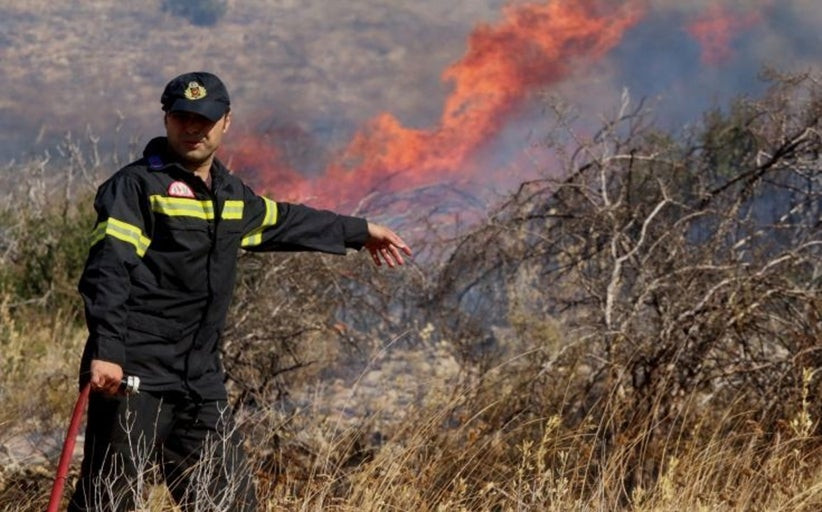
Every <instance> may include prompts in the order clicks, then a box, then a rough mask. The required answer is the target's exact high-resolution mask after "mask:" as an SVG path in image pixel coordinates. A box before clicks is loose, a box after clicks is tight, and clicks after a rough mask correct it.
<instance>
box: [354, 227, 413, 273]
mask: <svg viewBox="0 0 822 512" xmlns="http://www.w3.org/2000/svg"><path fill="white" fill-rule="evenodd" d="M365 248H366V249H368V252H370V253H371V258H372V259H373V260H374V263H375V264H376V265H377V266H380V265H382V261H385V263H386V265H388V266H389V267H391V268H394V266H395V265H402V264H404V263H405V261H404V260H403V258H402V255H403V253H405V255H406V256H411V249H410V248H409V247H408V245H407V244H406V243H405V242H403V241H402V238H400V237H399V236H398V235H397V234H396V233H394V232H393V231H392V230H391V229H390V228H387V227H385V226H381V225H380V224H373V223H371V222H369V223H368V240H367V241H366V242H365Z"/></svg>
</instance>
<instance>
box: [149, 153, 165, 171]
mask: <svg viewBox="0 0 822 512" xmlns="http://www.w3.org/2000/svg"><path fill="white" fill-rule="evenodd" d="M148 168H149V169H153V170H155V171H156V170H157V169H162V168H163V159H162V158H160V157H159V156H158V155H151V156H150V157H148Z"/></svg>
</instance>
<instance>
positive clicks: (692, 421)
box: [0, 75, 822, 511]
mask: <svg viewBox="0 0 822 512" xmlns="http://www.w3.org/2000/svg"><path fill="white" fill-rule="evenodd" d="M553 106H554V107H555V109H554V111H555V113H556V114H557V122H556V127H557V128H556V130H555V131H554V132H552V133H551V134H550V136H548V137H546V139H545V144H546V148H547V149H550V150H551V151H553V152H555V154H556V155H557V156H558V161H559V162H560V165H561V166H562V167H563V168H564V170H565V171H566V172H565V178H564V179H563V180H561V181H558V180H556V179H548V178H546V179H544V180H535V181H532V182H529V183H524V184H522V186H521V187H520V189H519V190H518V191H516V192H515V193H513V194H511V195H510V197H508V198H507V199H506V200H505V201H503V202H502V203H501V204H500V205H499V206H498V207H496V208H495V209H494V210H492V211H490V212H488V216H487V220H486V222H484V223H482V224H481V225H478V226H476V227H475V228H474V229H473V230H471V231H470V232H468V233H464V234H462V235H460V236H459V237H457V238H456V239H451V240H444V239H443V240H438V239H431V238H429V239H427V240H418V241H415V242H416V243H417V244H427V245H428V247H426V254H429V255H431V256H430V259H428V260H426V261H424V262H422V261H418V263H417V265H414V266H412V267H410V268H408V269H406V270H405V271H402V272H383V271H379V270H375V269H374V268H372V267H371V266H370V264H369V263H368V261H367V258H364V257H349V258H342V259H341V258H331V257H324V256H317V255H306V256H298V257H295V256H259V255H246V256H242V259H241V261H242V265H241V270H242V273H241V276H240V280H239V286H238V290H237V296H236V300H235V303H234V306H233V309H232V312H231V325H230V327H229V329H228V331H227V335H226V346H225V354H224V356H225V361H226V366H227V369H228V374H229V377H230V380H229V386H230V390H231V393H232V400H233V403H234V404H235V413H236V414H237V417H238V418H239V419H240V428H241V429H242V430H243V431H244V433H245V435H246V438H247V442H248V446H249V449H250V451H251V454H252V458H253V461H254V463H255V467H256V475H257V481H258V491H259V493H260V496H261V498H262V501H263V503H265V504H266V508H267V509H268V510H339V511H349V510H350V511H353V510H415V509H416V510H432V511H433V510H443V511H445V510H448V511H450V510H470V511H482V510H488V511H491V510H500V511H503V510H512V511H513V510H563V511H564V510H638V511H680V510H706V511H707V510H733V511H749V510H763V511H764V510H768V511H813V510H818V509H819V508H820V507H822V470H820V468H821V467H822V465H821V464H820V462H822V452H820V448H822V444H820V433H822V432H820V422H819V420H820V418H822V402H820V391H822V375H820V373H819V370H820V367H822V350H821V349H820V346H821V345H820V343H819V341H820V339H822V316H820V311H822V299H820V293H819V288H820V276H822V268H820V261H822V258H820V256H821V255H822V254H820V253H822V229H820V227H821V226H820V213H821V212H820V206H821V205H822V201H820V193H822V172H820V171H821V169H820V161H819V154H820V149H822V139H821V138H820V115H822V88H821V87H820V82H819V77H818V76H813V75H811V76H790V77H787V76H780V77H775V81H774V86H773V88H772V90H771V91H770V93H769V94H768V95H767V96H765V97H763V98H762V99H758V100H755V101H754V100H745V101H739V102H738V103H736V104H734V105H733V106H732V107H731V108H729V109H728V111H727V112H724V113H723V112H711V113H708V114H706V116H705V120H704V123H703V125H702V126H701V127H699V128H698V129H694V130H693V132H692V133H688V134H685V135H682V136H674V135H671V134H666V133H660V132H659V131H657V130H656V129H655V128H654V127H653V125H651V124H650V123H649V116H648V113H647V112H645V110H644V108H643V106H642V105H641V104H639V105H634V104H632V103H631V101H630V99H629V98H627V97H626V98H624V102H623V104H622V105H620V108H619V109H618V112H617V113H616V115H615V116H614V117H613V119H611V120H609V121H608V122H606V123H604V124H603V126H602V129H601V130H600V131H599V132H597V133H596V135H595V136H593V137H588V138H585V137H582V136H579V135H577V134H576V132H575V130H574V123H573V119H572V117H570V116H569V114H570V112H569V111H568V110H566V109H562V108H559V106H557V105H553ZM73 147H74V148H75V151H74V152H68V153H67V154H69V155H74V156H72V157H71V158H70V159H68V160H67V163H65V164H64V163H63V162H61V163H60V165H66V166H67V167H66V168H67V169H69V170H71V172H70V173H69V172H67V173H64V174H62V175H61V176H62V177H63V178H65V177H66V176H73V177H74V178H73V179H72V180H70V181H71V182H72V183H73V185H72V186H70V187H69V186H67V187H65V190H69V191H72V192H71V193H66V194H63V195H62V198H63V200H62V201H57V200H55V201H50V202H47V203H34V202H31V201H29V200H27V199H26V198H37V197H41V196H40V195H38V194H31V195H27V194H25V193H23V192H25V191H23V190H21V191H19V192H17V193H16V194H15V195H14V196H13V197H15V198H18V199H19V200H18V201H16V202H15V205H14V208H13V209H12V208H6V209H5V210H4V212H3V214H2V217H0V218H2V224H0V244H2V246H1V247H0V249H2V258H3V267H2V269H3V272H2V276H1V277H2V280H1V281H0V285H1V286H2V288H1V289H0V291H2V298H1V299H0V316H1V317H2V324H0V325H1V326H2V327H0V329H2V330H0V350H2V353H3V359H2V368H0V370H2V372H0V399H2V401H3V407H2V412H0V445H2V446H3V448H4V449H5V451H6V453H0V456H1V457H3V459H4V463H3V469H2V471H0V509H4V510H41V509H42V508H43V506H44V503H45V501H46V496H47V495H48V489H49V486H50V482H51V480H50V476H51V472H52V470H53V467H54V461H55V460H56V452H55V450H56V448H57V445H58V443H59V442H60V436H61V435H62V432H61V428H62V426H63V425H64V423H65V421H66V417H67V415H68V412H69V408H70V406H71V403H72V402H73V398H74V393H75V387H74V377H73V374H74V371H75V365H76V360H77V357H78V356H79V348H80V346H81V345H82V342H83V326H82V322H81V319H80V318H79V315H80V312H79V305H78V304H77V299H76V297H74V295H73V286H74V285H73V283H74V282H75V281H76V278H77V273H78V271H79V265H80V263H81V261H82V254H83V246H82V243H81V241H82V239H83V233H84V232H85V231H86V229H87V228H88V226H89V225H90V222H91V220H90V217H89V212H88V211H86V208H87V202H88V201H86V200H85V197H84V196H83V193H82V192H78V191H77V190H85V187H83V186H79V185H78V183H80V182H85V181H88V182H94V181H95V180H96V179H98V178H99V176H98V174H97V173H98V172H103V171H101V169H102V168H105V166H106V162H102V163H101V164H100V167H99V168H98V167H97V166H96V165H94V164H93V162H94V159H93V158H89V157H88V155H90V154H92V153H93V152H92V151H91V150H83V151H80V150H79V149H77V146H76V145H75V146H73ZM84 155H85V156H84ZM51 165H54V164H51ZM37 169H38V167H37V165H36V163H35V164H32V165H31V166H30V168H29V169H23V168H21V169H19V172H21V173H26V172H28V173H29V174H28V175H29V176H31V179H30V180H29V181H27V182H26V183H27V185H26V186H28V187H36V186H39V185H38V183H41V182H42V181H44V180H46V177H45V176H44V175H43V174H42V173H38V172H37ZM552 175H555V174H552ZM78 177H83V179H78ZM85 178H88V179H85ZM47 188H48V189H51V190H55V189H58V187H56V186H55V184H53V183H52V184H49V185H48V187H47ZM60 190H62V189H60ZM86 193H87V191H86ZM4 204H8V202H6V203H4ZM54 205H60V206H59V207H56V206H54ZM419 222H425V221H424V220H423V219H421V220H420V221H419ZM434 254H441V255H443V256H441V257H439V258H435V257H434V256H433V255H434ZM21 436H23V437H21ZM25 436H28V437H27V438H28V439H31V440H35V441H36V442H35V443H34V444H33V445H32V446H36V447H37V448H38V449H39V450H41V451H42V452H43V455H44V456H46V460H37V459H36V458H29V459H27V460H22V461H19V460H18V461H16V462H15V461H14V460H13V457H15V456H16V457H18V458H19V456H20V454H21V450H20V442H21V440H24V439H26V437H25ZM146 469H147V475H148V476H150V474H151V468H150V467H147V468H146ZM148 482H150V480H148ZM147 492H148V494H147V495H146V498H145V500H144V501H143V503H144V504H145V508H146V509H149V510H164V509H169V507H170V506H169V505H168V502H167V498H166V496H165V494H164V492H163V491H162V488H159V487H149V491H147Z"/></svg>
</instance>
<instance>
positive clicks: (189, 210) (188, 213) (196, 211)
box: [149, 195, 214, 220]
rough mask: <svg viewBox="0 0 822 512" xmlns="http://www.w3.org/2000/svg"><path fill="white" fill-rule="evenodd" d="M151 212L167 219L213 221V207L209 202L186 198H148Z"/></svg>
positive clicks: (157, 196) (159, 196)
mask: <svg viewBox="0 0 822 512" xmlns="http://www.w3.org/2000/svg"><path fill="white" fill-rule="evenodd" d="M149 200H150V201H151V210H152V211H153V212H155V213H161V214H163V215H168V216H169V217H194V218H197V219H203V220H212V219H214V206H213V204H212V203H211V201H209V200H205V201H200V200H198V199H189V198H187V197H166V196H161V195H153V196H151V197H150V198H149Z"/></svg>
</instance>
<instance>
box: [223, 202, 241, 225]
mask: <svg viewBox="0 0 822 512" xmlns="http://www.w3.org/2000/svg"><path fill="white" fill-rule="evenodd" d="M243 206H244V203H243V202H242V201H232V200H228V201H226V202H225V205H224V206H223V213H222V215H221V217H222V219H223V220H242V218H243Z"/></svg>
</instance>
